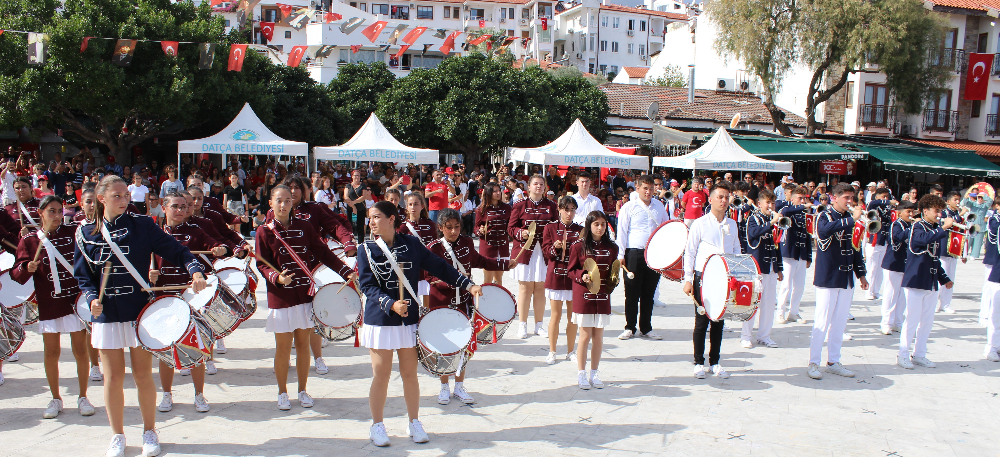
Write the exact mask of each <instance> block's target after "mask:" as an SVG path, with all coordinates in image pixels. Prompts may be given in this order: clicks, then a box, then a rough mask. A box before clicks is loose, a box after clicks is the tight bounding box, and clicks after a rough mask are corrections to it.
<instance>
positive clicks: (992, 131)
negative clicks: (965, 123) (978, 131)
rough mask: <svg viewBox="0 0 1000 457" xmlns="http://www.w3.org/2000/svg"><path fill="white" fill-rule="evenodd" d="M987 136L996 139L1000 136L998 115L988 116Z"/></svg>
mask: <svg viewBox="0 0 1000 457" xmlns="http://www.w3.org/2000/svg"><path fill="white" fill-rule="evenodd" d="M986 136H991V137H994V138H995V137H998V136H1000V123H998V122H997V115H996V114H987V115H986Z"/></svg>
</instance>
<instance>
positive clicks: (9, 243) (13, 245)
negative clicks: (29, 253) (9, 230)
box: [3, 240, 17, 249]
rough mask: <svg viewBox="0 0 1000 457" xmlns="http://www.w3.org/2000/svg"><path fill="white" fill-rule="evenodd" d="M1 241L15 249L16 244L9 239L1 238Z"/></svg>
mask: <svg viewBox="0 0 1000 457" xmlns="http://www.w3.org/2000/svg"><path fill="white" fill-rule="evenodd" d="M3 243H4V244H6V245H7V246H10V247H12V248H14V249H17V245H15V244H14V243H11V242H10V241H7V240H3Z"/></svg>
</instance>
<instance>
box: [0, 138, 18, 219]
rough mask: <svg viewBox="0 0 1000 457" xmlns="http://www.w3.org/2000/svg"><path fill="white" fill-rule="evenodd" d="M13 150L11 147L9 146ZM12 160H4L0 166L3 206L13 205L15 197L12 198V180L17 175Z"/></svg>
mask: <svg viewBox="0 0 1000 457" xmlns="http://www.w3.org/2000/svg"><path fill="white" fill-rule="evenodd" d="M11 149H13V146H11ZM14 160H15V159H14V158H8V159H4V160H3V162H2V164H0V183H2V187H0V189H2V191H3V192H2V198H3V204H4V206H7V205H10V204H12V203H14V201H15V200H16V198H17V197H15V196H14V179H16V178H17V174H16V173H14Z"/></svg>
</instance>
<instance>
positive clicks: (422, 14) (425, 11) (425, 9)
mask: <svg viewBox="0 0 1000 457" xmlns="http://www.w3.org/2000/svg"><path fill="white" fill-rule="evenodd" d="M417 19H434V7H433V6H418V7H417Z"/></svg>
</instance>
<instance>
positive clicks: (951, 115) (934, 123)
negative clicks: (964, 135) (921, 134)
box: [923, 109, 958, 133]
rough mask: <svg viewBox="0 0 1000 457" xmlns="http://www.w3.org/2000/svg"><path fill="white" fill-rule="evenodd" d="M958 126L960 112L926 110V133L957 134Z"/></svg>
mask: <svg viewBox="0 0 1000 457" xmlns="http://www.w3.org/2000/svg"><path fill="white" fill-rule="evenodd" d="M957 125H958V111H952V110H946V109H925V110H924V125H923V127H924V131H925V132H943V133H955V127H956V126H957Z"/></svg>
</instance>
